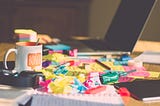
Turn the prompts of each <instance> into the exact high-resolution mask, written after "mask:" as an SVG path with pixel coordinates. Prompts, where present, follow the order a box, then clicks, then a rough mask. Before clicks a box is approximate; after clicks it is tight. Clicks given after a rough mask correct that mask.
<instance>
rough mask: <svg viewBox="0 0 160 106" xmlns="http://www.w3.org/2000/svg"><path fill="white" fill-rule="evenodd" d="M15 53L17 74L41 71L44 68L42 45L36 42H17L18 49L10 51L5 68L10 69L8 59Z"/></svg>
mask: <svg viewBox="0 0 160 106" xmlns="http://www.w3.org/2000/svg"><path fill="white" fill-rule="evenodd" d="M11 52H15V67H14V69H15V70H16V71H17V72H21V71H24V70H33V71H34V70H40V69H41V68H42V44H39V43H38V44H37V43H36V42H17V43H16V48H11V49H9V50H8V51H7V52H6V53H5V56H4V61H3V62H4V67H5V68H6V69H8V66H7V58H8V56H9V54H10V53H11Z"/></svg>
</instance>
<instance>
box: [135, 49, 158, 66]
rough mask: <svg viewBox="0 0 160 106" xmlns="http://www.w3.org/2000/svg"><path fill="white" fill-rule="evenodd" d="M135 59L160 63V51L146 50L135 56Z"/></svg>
mask: <svg viewBox="0 0 160 106" xmlns="http://www.w3.org/2000/svg"><path fill="white" fill-rule="evenodd" d="M134 60H138V61H142V62H144V63H153V64H160V52H153V51H145V52H143V53H142V54H141V55H139V56H137V57H136V58H134Z"/></svg>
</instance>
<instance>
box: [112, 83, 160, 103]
mask: <svg viewBox="0 0 160 106" xmlns="http://www.w3.org/2000/svg"><path fill="white" fill-rule="evenodd" d="M115 87H118V88H119V87H126V88H127V89H128V90H129V92H130V93H131V96H132V97H133V98H135V99H137V100H142V101H156V100H160V80H140V81H136V80H135V81H133V82H124V83H117V84H115Z"/></svg>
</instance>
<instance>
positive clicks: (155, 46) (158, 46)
mask: <svg viewBox="0 0 160 106" xmlns="http://www.w3.org/2000/svg"><path fill="white" fill-rule="evenodd" d="M14 47H15V45H14V44H13V43H0V61H2V60H3V57H4V54H5V52H6V51H7V50H8V49H9V48H14ZM146 50H152V51H158V52H160V42H152V41H138V42H137V44H136V45H135V48H134V52H133V55H138V54H136V53H137V52H138V53H139V52H143V51H146ZM134 53H135V54H134ZM8 60H14V54H11V55H10V56H9V59H8ZM144 67H145V68H146V69H147V70H149V71H159V72H160V65H156V64H144ZM144 89H145V88H144ZM123 100H124V103H125V106H160V101H159V102H152V103H144V102H142V101H138V100H135V99H133V98H131V97H123Z"/></svg>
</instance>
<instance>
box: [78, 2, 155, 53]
mask: <svg viewBox="0 0 160 106" xmlns="http://www.w3.org/2000/svg"><path fill="white" fill-rule="evenodd" d="M155 4H156V0H121V2H120V5H119V7H118V9H117V11H116V13H115V16H114V17H113V20H112V23H111V25H110V27H109V29H108V31H107V33H106V35H105V37H104V39H102V40H97V39H95V40H93V39H90V40H82V41H81V42H82V43H84V44H85V45H86V46H88V47H89V48H92V49H93V50H95V51H125V52H132V51H133V49H134V46H135V44H136V42H137V40H138V39H139V38H140V36H141V34H142V31H143V29H144V27H145V24H146V23H147V20H148V18H149V17H150V14H151V12H152V10H153V7H154V6H155ZM106 14H107V13H106Z"/></svg>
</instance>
